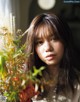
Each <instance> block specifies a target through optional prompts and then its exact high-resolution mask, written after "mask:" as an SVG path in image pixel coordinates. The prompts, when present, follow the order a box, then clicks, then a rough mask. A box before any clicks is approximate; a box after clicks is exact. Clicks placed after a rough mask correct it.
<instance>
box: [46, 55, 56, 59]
mask: <svg viewBox="0 0 80 102" xmlns="http://www.w3.org/2000/svg"><path fill="white" fill-rule="evenodd" d="M54 58H55V55H53V54H51V55H48V56H46V59H47V60H53V59H54Z"/></svg>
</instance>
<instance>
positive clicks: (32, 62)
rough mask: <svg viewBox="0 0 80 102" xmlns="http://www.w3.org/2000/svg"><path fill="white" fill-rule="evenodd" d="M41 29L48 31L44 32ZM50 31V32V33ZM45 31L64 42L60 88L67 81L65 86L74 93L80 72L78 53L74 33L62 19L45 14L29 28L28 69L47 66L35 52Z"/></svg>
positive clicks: (36, 18) (33, 21)
mask: <svg viewBox="0 0 80 102" xmlns="http://www.w3.org/2000/svg"><path fill="white" fill-rule="evenodd" d="M41 28H43V29H46V30H42V31H41ZM48 30H49V31H48ZM43 31H46V33H47V32H49V33H50V34H53V32H55V36H56V37H57V38H58V39H59V40H61V41H62V43H63V45H64V48H65V51H64V56H63V59H62V61H61V64H60V68H61V73H60V76H59V82H58V86H60V82H61V81H62V80H63V78H64V79H65V82H64V86H65V87H66V86H67V85H69V86H70V88H71V89H72V91H74V87H75V83H76V82H77V83H78V81H79V73H80V70H79V68H78V66H77V64H76V63H77V59H76V57H75V56H76V53H75V51H74V49H75V48H74V42H73V37H72V32H71V30H70V28H69V26H68V25H67V23H66V22H65V20H64V19H63V18H62V17H58V16H56V15H55V14H50V13H43V14H40V15H38V16H36V17H35V18H34V19H33V20H32V22H31V24H30V27H29V28H28V34H27V40H26V41H27V45H28V46H27V49H26V51H27V52H28V53H31V55H30V56H29V59H28V67H29V68H32V67H33V66H36V67H37V68H39V67H40V66H45V63H43V62H42V61H41V60H40V59H39V57H38V56H37V54H36V52H35V42H36V39H37V36H39V35H38V34H39V33H42V32H43Z"/></svg>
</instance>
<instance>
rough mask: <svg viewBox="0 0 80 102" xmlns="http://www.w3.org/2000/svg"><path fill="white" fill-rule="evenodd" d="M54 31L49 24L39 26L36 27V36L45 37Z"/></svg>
mask: <svg viewBox="0 0 80 102" xmlns="http://www.w3.org/2000/svg"><path fill="white" fill-rule="evenodd" d="M54 33H55V31H54V28H52V27H51V26H50V25H45V26H39V27H37V29H36V34H35V37H36V38H47V37H49V36H51V35H54Z"/></svg>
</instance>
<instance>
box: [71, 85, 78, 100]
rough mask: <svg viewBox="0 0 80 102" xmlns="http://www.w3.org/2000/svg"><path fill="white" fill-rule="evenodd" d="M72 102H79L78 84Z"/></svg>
mask: <svg viewBox="0 0 80 102" xmlns="http://www.w3.org/2000/svg"><path fill="white" fill-rule="evenodd" d="M72 102H80V84H78V85H77V87H76V91H75V94H74V96H73V99H72Z"/></svg>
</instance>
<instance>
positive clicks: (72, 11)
mask: <svg viewBox="0 0 80 102" xmlns="http://www.w3.org/2000/svg"><path fill="white" fill-rule="evenodd" d="M16 1H17V0H16ZM18 1H19V13H20V14H19V15H20V16H19V19H20V21H19V28H21V29H22V30H23V31H25V30H26V29H27V28H28V27H29V24H30V22H31V21H32V19H33V18H34V17H35V16H36V15H37V14H40V13H43V12H53V13H56V14H60V15H63V16H64V17H65V19H66V21H67V23H68V25H69V26H70V28H71V30H72V33H73V38H74V42H75V45H76V48H77V50H78V52H79V55H80V2H75V3H74V2H65V1H66V0H18ZM76 1H77V0H76ZM17 13H18V12H17Z"/></svg>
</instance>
